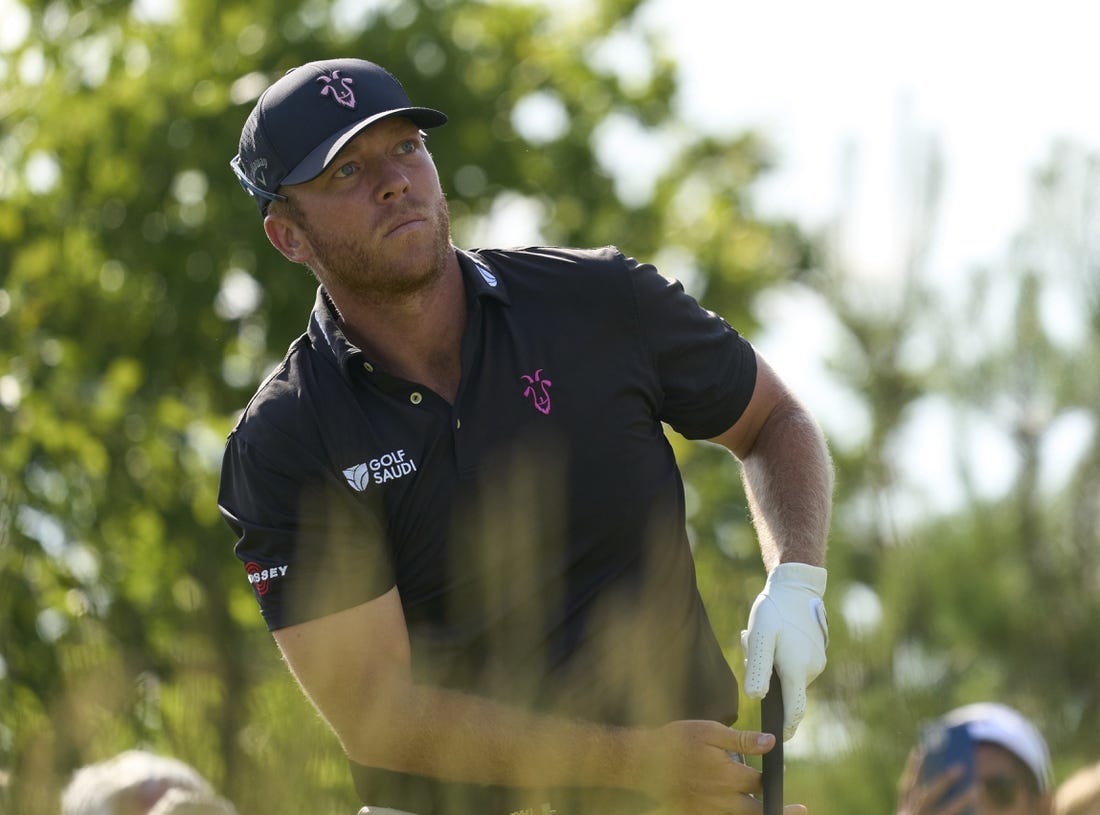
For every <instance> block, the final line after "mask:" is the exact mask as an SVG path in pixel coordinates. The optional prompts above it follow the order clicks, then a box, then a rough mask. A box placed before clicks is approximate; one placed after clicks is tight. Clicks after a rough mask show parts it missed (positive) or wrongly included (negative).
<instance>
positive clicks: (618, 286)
mask: <svg viewBox="0 0 1100 815" xmlns="http://www.w3.org/2000/svg"><path fill="white" fill-rule="evenodd" d="M470 254H471V255H473V256H474V257H475V258H477V259H479V260H480V261H482V262H485V263H487V264H489V265H490V266H491V267H492V268H493V269H494V270H495V271H496V273H497V274H499V275H500V277H501V278H502V279H503V280H504V281H505V285H506V286H507V287H508V291H509V292H511V293H513V294H519V293H521V292H523V291H525V290H526V291H529V292H530V293H532V294H535V295H537V296H539V297H542V296H547V297H552V296H553V295H554V294H560V295H561V296H564V297H576V296H583V297H584V298H585V299H587V300H591V299H592V298H597V299H599V298H600V295H601V293H602V294H603V295H605V296H607V297H611V298H614V299H619V298H622V297H624V296H625V297H629V296H630V290H631V287H632V285H633V278H634V276H635V272H636V270H637V269H638V268H639V264H638V263H637V262H636V261H634V260H633V259H631V258H628V257H627V256H626V255H624V254H623V253H622V252H621V251H620V250H619V249H618V248H616V247H614V246H603V247H598V248H593V249H581V248H571V247H561V246H529V247H521V248H510V249H473V250H470Z"/></svg>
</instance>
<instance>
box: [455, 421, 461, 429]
mask: <svg viewBox="0 0 1100 815" xmlns="http://www.w3.org/2000/svg"><path fill="white" fill-rule="evenodd" d="M461 429H462V420H461V419H455V430H461Z"/></svg>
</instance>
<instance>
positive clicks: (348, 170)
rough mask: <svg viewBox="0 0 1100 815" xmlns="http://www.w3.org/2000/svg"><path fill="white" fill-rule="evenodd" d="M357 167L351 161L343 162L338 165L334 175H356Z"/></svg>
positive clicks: (347, 176) (338, 176)
mask: <svg viewBox="0 0 1100 815" xmlns="http://www.w3.org/2000/svg"><path fill="white" fill-rule="evenodd" d="M356 169H357V168H356V166H355V165H354V164H352V163H351V162H350V161H349V162H348V163H346V164H341V165H340V166H339V167H337V168H336V172H334V173H333V174H332V177H333V178H351V176H353V175H355V171H356Z"/></svg>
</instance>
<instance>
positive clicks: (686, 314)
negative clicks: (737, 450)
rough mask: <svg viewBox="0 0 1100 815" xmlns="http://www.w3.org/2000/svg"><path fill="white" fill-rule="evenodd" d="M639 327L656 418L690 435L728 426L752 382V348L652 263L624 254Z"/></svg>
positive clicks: (715, 432) (739, 411)
mask: <svg viewBox="0 0 1100 815" xmlns="http://www.w3.org/2000/svg"><path fill="white" fill-rule="evenodd" d="M626 262H627V264H628V265H629V266H630V267H631V272H632V274H631V281H632V284H633V287H634V293H635V296H636V297H637V307H638V315H639V325H640V331H641V335H642V338H643V342H644V343H645V344H646V346H647V347H648V349H649V352H650V354H651V356H652V361H653V365H654V367H655V369H656V372H657V378H658V381H659V383H660V388H661V397H662V400H661V405H660V411H659V415H660V419H661V421H664V422H667V423H668V424H669V425H670V426H671V427H672V428H673V429H674V430H676V431H677V432H678V433H680V434H681V435H683V436H684V437H686V438H689V439H709V438H713V437H715V436H717V435H719V434H721V433H723V432H724V431H726V430H728V429H729V428H730V427H731V426H732V425H733V424H734V423H735V422H736V421H737V419H738V418H740V416H741V414H742V413H743V412H744V410H745V408H746V407H747V406H748V404H749V400H750V399H751V398H752V393H753V389H754V387H755V385H756V353H755V351H754V350H753V348H752V345H751V344H750V343H749V342H748V340H746V339H745V338H744V337H742V336H741V335H740V334H739V333H738V332H737V331H736V330H735V329H733V328H732V327H731V326H730V325H729V323H727V322H726V321H725V320H724V319H723V318H722V317H720V316H719V315H717V314H715V313H714V312H713V311H708V310H707V309H705V308H703V307H702V306H701V305H699V303H698V301H696V300H695V298H694V297H692V296H691V295H690V294H688V293H687V292H685V291H684V287H683V285H682V284H681V283H680V282H678V281H675V280H669V279H668V278H665V277H663V276H661V275H660V274H659V273H658V272H657V270H656V268H654V267H653V266H652V265H649V264H645V263H639V262H637V261H636V260H634V259H632V258H627V259H626Z"/></svg>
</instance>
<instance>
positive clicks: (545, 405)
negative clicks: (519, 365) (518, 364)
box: [522, 368, 554, 416]
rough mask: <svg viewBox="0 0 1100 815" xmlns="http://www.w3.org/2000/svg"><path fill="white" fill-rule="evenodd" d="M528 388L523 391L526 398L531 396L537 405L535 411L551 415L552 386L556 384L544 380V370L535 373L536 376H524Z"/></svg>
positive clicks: (540, 369)
mask: <svg viewBox="0 0 1100 815" xmlns="http://www.w3.org/2000/svg"><path fill="white" fill-rule="evenodd" d="M522 379H523V381H524V382H526V383H527V387H525V388H524V389H523V395H524V396H530V397H531V401H532V402H533V403H534V405H535V410H537V411H539V412H540V413H545V414H546V415H547V416H549V415H550V386H551V385H553V384H554V383H553V382H551V381H550V380H549V379H543V378H542V368H539V369H538V370H537V371H535V375H534V376H528V375H527V374H524V375H523V376H522Z"/></svg>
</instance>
